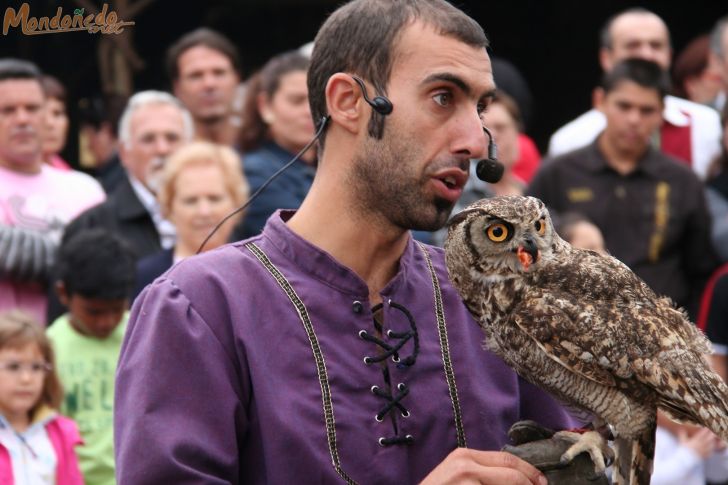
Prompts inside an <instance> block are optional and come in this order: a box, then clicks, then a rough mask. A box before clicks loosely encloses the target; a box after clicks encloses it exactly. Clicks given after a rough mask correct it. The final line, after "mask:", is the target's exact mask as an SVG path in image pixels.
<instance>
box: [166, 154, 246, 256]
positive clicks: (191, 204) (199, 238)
mask: <svg viewBox="0 0 728 485" xmlns="http://www.w3.org/2000/svg"><path fill="white" fill-rule="evenodd" d="M234 209H235V203H234V201H233V195H232V194H231V193H230V192H229V190H228V188H227V186H226V184H225V174H224V173H223V171H222V170H221V169H220V167H218V166H216V165H195V164H192V165H189V166H187V167H185V168H184V169H183V170H182V171H180V173H179V174H178V175H177V177H176V179H175V181H174V195H173V197H172V199H171V200H170V203H169V209H168V210H169V214H168V218H169V220H170V221H172V222H173V223H174V225H175V228H176V229H177V240H178V243H177V244H182V245H183V246H184V248H185V249H186V250H187V251H188V252H192V253H193V254H194V252H196V251H197V249H198V248H199V247H200V245H201V244H202V242H203V241H204V240H205V238H206V237H207V236H208V234H210V232H211V231H212V230H213V229H214V228H215V226H216V225H217V223H218V222H220V221H221V220H222V219H223V217H225V216H226V215H227V214H228V213H230V212H231V211H233V210H234ZM233 226H234V224H225V225H223V226H222V227H221V228H220V229H219V230H218V231H217V232H216V233H215V235H213V236H212V238H211V239H210V240H209V241H208V242H207V244H206V245H205V250H210V249H214V248H216V247H218V246H221V245H223V244H225V243H226V242H227V241H228V238H229V237H230V233H231V232H232V229H233Z"/></svg>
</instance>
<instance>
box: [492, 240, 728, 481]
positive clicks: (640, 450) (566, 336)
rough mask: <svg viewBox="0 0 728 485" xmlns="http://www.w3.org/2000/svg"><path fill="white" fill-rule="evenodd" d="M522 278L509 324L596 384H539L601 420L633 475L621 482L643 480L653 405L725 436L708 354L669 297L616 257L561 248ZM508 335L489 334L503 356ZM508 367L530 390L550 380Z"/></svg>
mask: <svg viewBox="0 0 728 485" xmlns="http://www.w3.org/2000/svg"><path fill="white" fill-rule="evenodd" d="M527 278H530V281H528V284H526V285H524V286H525V289H524V291H523V293H522V298H520V299H519V300H518V301H517V302H516V303H515V305H514V306H513V308H512V310H511V312H510V314H509V316H508V317H507V318H508V319H509V320H510V322H508V324H510V327H511V328H512V329H518V330H517V331H521V332H523V334H524V335H525V336H527V338H528V339H530V341H531V342H533V343H535V344H536V345H537V346H538V347H539V348H540V349H541V350H542V351H543V352H544V354H545V355H546V356H548V358H549V359H550V360H551V361H553V362H555V363H557V364H558V366H559V367H561V368H563V369H566V370H567V371H568V372H569V373H573V374H575V375H577V376H580V377H582V378H583V379H584V380H587V381H589V382H591V383H593V384H595V385H588V384H585V383H583V381H579V382H578V383H572V384H571V385H568V386H561V388H560V389H555V388H554V384H553V383H548V382H546V387H550V390H552V391H554V392H555V393H556V394H558V395H560V397H562V398H563V399H566V400H567V401H570V402H575V403H576V404H577V405H581V406H584V407H586V408H587V409H589V410H590V411H591V412H594V413H595V414H597V415H600V416H601V417H605V415H606V421H607V422H609V423H610V424H611V425H612V426H614V427H615V428H616V429H617V430H618V433H617V434H618V436H619V438H618V440H617V448H618V455H621V458H620V459H619V463H618V465H617V466H618V467H619V466H621V467H622V468H623V470H622V473H625V474H629V473H630V472H633V473H635V474H637V475H638V476H637V477H632V478H629V476H628V475H627V476H625V477H623V478H624V480H625V481H630V482H631V481H632V480H635V481H638V482H640V483H643V482H645V478H644V477H642V478H640V477H639V475H640V474H642V475H645V476H646V481H649V475H650V472H651V458H652V455H653V453H654V443H653V440H654V426H655V413H654V406H655V405H656V406H658V407H660V408H662V409H664V410H665V411H666V412H667V413H668V414H670V415H671V416H672V417H674V418H676V419H678V420H681V421H689V422H693V423H696V424H701V425H703V426H706V427H708V428H710V429H711V430H713V431H714V432H715V433H716V434H718V435H720V436H721V437H723V439H728V419H727V417H726V414H725V412H726V409H728V403H727V402H726V397H727V396H728V389H727V388H726V386H725V384H724V383H723V382H722V380H721V379H720V378H719V377H717V376H716V375H715V374H714V373H712V372H709V369H708V367H707V364H706V361H705V360H704V357H703V355H704V354H707V353H709V351H710V349H709V345H708V342H707V340H706V339H705V337H704V336H703V335H702V334H701V333H700V332H699V331H698V330H697V329H696V328H695V326H693V325H692V324H691V323H690V322H689V321H687V319H686V318H685V316H684V314H683V313H682V312H680V311H678V310H675V309H674V308H672V306H671V303H670V301H669V300H668V299H665V298H659V297H657V296H656V295H655V294H654V293H653V292H652V291H651V290H650V289H649V288H648V287H647V286H646V285H645V284H644V282H642V280H640V279H639V278H638V277H636V276H635V275H634V273H633V272H632V271H631V270H629V269H628V268H627V267H626V266H624V265H623V264H622V263H620V262H619V261H617V260H616V259H614V258H611V257H605V256H601V255H598V254H596V253H593V252H590V251H584V250H578V249H572V248H571V247H570V246H566V245H564V246H563V248H562V251H561V252H560V254H559V253H557V254H555V255H554V258H552V259H550V261H548V262H545V264H544V266H543V267H541V268H540V270H539V271H538V272H535V273H533V275H528V276H527ZM508 324H507V325H508ZM507 334H508V332H507V331H506V332H505V334H503V335H501V337H500V338H499V337H497V338H498V340H501V342H500V343H499V345H504V346H505V347H506V349H503V350H506V352H508V350H507V348H508V347H509V346H510V345H509V344H508V343H505V342H503V341H502V340H503V339H502V337H504V336H506V337H507ZM517 341H518V339H515V340H512V342H517ZM510 351H511V352H513V351H515V352H517V353H518V354H522V352H519V351H518V350H517V349H513V348H511V349H510ZM519 359H521V361H522V359H523V356H522V355H520V356H519ZM515 367H517V370H518V371H519V373H521V375H522V376H523V377H525V378H526V379H529V380H532V381H534V382H535V383H537V384H542V385H543V384H544V383H545V382H544V378H546V379H547V380H548V379H549V378H553V374H552V375H551V376H544V375H543V369H544V368H543V365H535V366H532V367H531V368H528V369H527V368H524V367H523V366H522V365H520V368H518V367H519V364H518V363H516V365H515ZM574 384H576V385H574ZM557 387H558V386H557ZM605 389H607V390H605ZM608 390H613V392H608ZM579 394H581V395H579ZM624 396H629V398H630V399H628V400H625V398H624ZM645 404H647V406H645ZM606 408H611V411H612V412H610V409H606ZM614 411H619V412H614ZM630 430H633V431H632V433H633V434H630ZM619 448H621V450H620V449H619ZM625 454H626V456H628V457H629V458H628V459H625V458H626V457H625ZM630 466H631V467H632V468H634V470H630ZM617 473H620V471H619V470H617Z"/></svg>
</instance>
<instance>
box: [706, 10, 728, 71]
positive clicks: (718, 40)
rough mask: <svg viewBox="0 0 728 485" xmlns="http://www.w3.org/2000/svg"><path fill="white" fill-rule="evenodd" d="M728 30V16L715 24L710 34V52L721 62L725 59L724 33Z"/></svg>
mask: <svg viewBox="0 0 728 485" xmlns="http://www.w3.org/2000/svg"><path fill="white" fill-rule="evenodd" d="M727 28H728V15H726V16H725V17H723V18H721V19H720V20H718V21H717V22H716V23H715V26H714V27H713V30H712V31H711V32H710V50H711V51H713V53H714V54H715V55H716V56H718V57H719V58H720V59H721V60H723V59H724V57H723V56H724V55H725V54H726V53H725V52H723V33H724V32H725V31H726V29H727Z"/></svg>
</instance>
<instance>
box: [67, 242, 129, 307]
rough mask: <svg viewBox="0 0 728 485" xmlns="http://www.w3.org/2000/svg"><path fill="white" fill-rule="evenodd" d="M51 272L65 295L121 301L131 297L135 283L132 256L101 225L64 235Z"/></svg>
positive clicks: (126, 245)
mask: <svg viewBox="0 0 728 485" xmlns="http://www.w3.org/2000/svg"><path fill="white" fill-rule="evenodd" d="M55 274H56V278H57V280H60V281H62V282H63V284H64V285H65V287H66V292H67V293H68V295H69V296H71V295H80V296H82V297H84V298H97V299H101V300H121V299H126V298H129V297H130V296H131V294H132V290H133V288H134V285H135V283H136V258H135V256H134V252H133V250H132V249H131V247H130V246H129V245H128V243H127V242H126V241H124V240H123V239H121V238H120V237H119V236H117V235H115V234H113V233H111V232H109V231H108V230H106V229H102V228H92V229H85V230H83V231H81V232H78V233H74V234H72V235H71V236H69V237H68V238H64V240H63V243H62V244H61V247H60V248H59V250H58V259H57V260H56V272H55Z"/></svg>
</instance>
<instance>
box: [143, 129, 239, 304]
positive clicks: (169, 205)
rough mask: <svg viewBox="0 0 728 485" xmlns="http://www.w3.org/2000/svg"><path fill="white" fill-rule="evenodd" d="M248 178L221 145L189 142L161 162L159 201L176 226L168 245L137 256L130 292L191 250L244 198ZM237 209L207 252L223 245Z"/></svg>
mask: <svg viewBox="0 0 728 485" xmlns="http://www.w3.org/2000/svg"><path fill="white" fill-rule="evenodd" d="M248 192H249V190H248V183H247V181H246V180H245V177H244V176H243V173H242V163H241V161H240V157H239V156H238V155H237V154H236V152H235V151H234V150H233V149H231V148H229V147H227V146H223V145H217V144H214V143H210V142H193V143H190V144H188V145H185V146H184V147H182V148H180V149H179V150H178V151H177V152H175V154H174V155H173V156H171V157H170V159H169V160H168V162H167V164H166V165H165V167H164V172H163V175H162V185H161V187H160V190H159V194H158V198H159V204H160V207H161V209H162V212H163V214H164V215H165V218H166V219H168V220H169V221H170V222H172V223H173V224H174V226H175V229H176V231H177V241H176V243H175V245H174V247H173V248H171V249H167V250H163V251H160V252H158V253H155V254H152V255H150V256H147V257H146V258H143V259H141V260H140V261H139V263H138V264H137V288H136V291H135V293H134V296H136V295H137V294H138V293H139V292H140V291H141V290H142V289H144V287H145V286H146V285H147V284H149V283H151V282H152V281H153V280H154V279H155V278H156V277H157V276H159V275H161V274H162V273H164V272H165V271H166V270H167V269H169V268H170V267H171V266H172V265H173V264H174V263H176V262H177V261H180V260H182V259H184V258H186V257H189V256H192V255H194V254H195V253H197V251H198V249H199V248H200V246H201V245H202V242H203V241H204V240H205V239H206V238H207V236H208V235H209V234H210V232H212V230H213V229H214V228H215V226H216V225H217V224H218V223H219V222H220V221H221V220H222V219H223V218H224V217H225V216H226V215H227V214H229V213H230V212H232V211H233V210H234V209H235V208H236V207H238V206H240V205H241V204H242V203H244V202H245V201H246V200H247V198H248ZM241 217H242V215H241V214H237V215H236V216H235V217H233V218H231V220H229V221H227V222H226V223H225V224H223V226H222V227H221V228H220V229H219V230H218V231H217V232H215V234H214V235H213V236H212V237H211V238H210V240H209V241H207V243H206V244H205V247H204V250H205V251H209V250H210V249H215V248H217V247H219V246H222V245H223V244H225V243H226V242H227V241H228V239H229V238H230V234H231V233H232V230H233V228H234V227H235V224H236V223H237V222H239V220H240V218H241Z"/></svg>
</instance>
